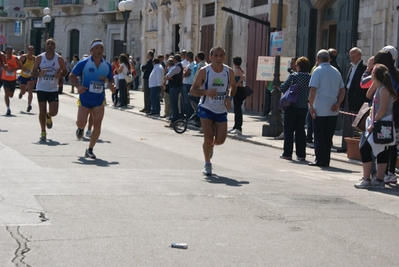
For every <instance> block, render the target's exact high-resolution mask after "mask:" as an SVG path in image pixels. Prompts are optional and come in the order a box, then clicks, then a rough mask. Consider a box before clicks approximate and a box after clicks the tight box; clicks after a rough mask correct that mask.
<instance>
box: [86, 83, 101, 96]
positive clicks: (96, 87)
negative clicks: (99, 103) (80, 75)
mask: <svg viewBox="0 0 399 267" xmlns="http://www.w3.org/2000/svg"><path fill="white" fill-rule="evenodd" d="M103 91H104V83H103V82H94V81H91V82H90V86H89V92H92V93H96V94H101V93H102V92H103Z"/></svg>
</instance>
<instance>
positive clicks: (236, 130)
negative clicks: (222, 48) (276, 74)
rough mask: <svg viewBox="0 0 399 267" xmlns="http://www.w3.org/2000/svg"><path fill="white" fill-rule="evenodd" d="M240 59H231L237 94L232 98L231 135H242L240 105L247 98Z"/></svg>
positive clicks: (237, 57)
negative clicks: (232, 121)
mask: <svg viewBox="0 0 399 267" xmlns="http://www.w3.org/2000/svg"><path fill="white" fill-rule="evenodd" d="M241 63H242V59H241V57H239V56H236V57H234V58H233V64H234V79H235V81H236V86H237V92H236V94H235V95H234V97H233V104H234V126H233V129H232V130H231V131H230V133H232V134H238V135H240V134H242V121H243V117H242V107H241V106H242V103H243V102H244V100H245V98H246V97H247V96H246V94H245V88H244V81H245V73H244V70H243V69H242V68H241Z"/></svg>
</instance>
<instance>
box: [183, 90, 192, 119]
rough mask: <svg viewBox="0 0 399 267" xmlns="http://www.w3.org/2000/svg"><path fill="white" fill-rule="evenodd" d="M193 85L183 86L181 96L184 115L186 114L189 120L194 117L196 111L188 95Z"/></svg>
mask: <svg viewBox="0 0 399 267" xmlns="http://www.w3.org/2000/svg"><path fill="white" fill-rule="evenodd" d="M190 88H191V84H183V92H182V95H181V98H180V99H181V104H182V105H181V106H182V107H183V110H182V113H184V114H186V116H187V118H190V117H191V115H193V113H194V110H193V107H192V106H191V103H190V99H189V97H188V94H189V93H190Z"/></svg>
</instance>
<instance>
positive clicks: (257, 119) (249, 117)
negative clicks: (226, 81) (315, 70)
mask: <svg viewBox="0 0 399 267" xmlns="http://www.w3.org/2000/svg"><path fill="white" fill-rule="evenodd" d="M70 91H71V86H70V85H68V84H64V90H63V92H64V94H65V95H69V96H71V97H75V98H78V94H76V93H75V94H71V93H70ZM75 91H76V89H75ZM105 92H106V97H107V103H108V104H107V107H108V108H113V107H111V105H110V103H111V91H110V90H108V89H106V91H105ZM143 107H144V93H143V92H141V91H135V90H130V104H129V105H128V108H119V109H120V110H123V111H126V112H130V113H134V114H137V115H141V116H145V113H142V112H140V111H139V110H141V109H143ZM116 109H118V108H116ZM163 110H164V105H163V104H161V115H163V114H164V112H163ZM159 120H164V121H165V122H166V119H162V118H159ZM228 121H229V129H230V128H232V124H234V112H233V111H232V109H231V110H230V111H229V114H228ZM232 122H233V123H232ZM264 124H268V122H267V120H266V119H265V118H264V117H263V116H261V115H259V114H256V113H250V112H244V114H243V134H242V135H235V134H230V133H229V134H228V137H229V138H232V139H237V140H241V141H244V142H249V143H253V144H257V145H262V146H268V147H273V148H277V149H280V151H276V158H278V157H279V155H280V154H281V153H282V152H283V143H284V141H283V140H276V139H274V137H266V136H262V127H263V125H264ZM189 130H190V128H188V131H189ZM341 138H342V135H341V132H339V133H336V134H335V135H334V137H333V144H335V145H336V146H341ZM306 154H307V160H308V161H309V162H311V161H313V159H314V151H313V149H312V148H307V149H306ZM294 156H295V155H294ZM331 160H336V161H341V162H346V163H353V164H360V165H361V162H360V161H357V160H351V159H348V158H347V156H346V153H337V152H331Z"/></svg>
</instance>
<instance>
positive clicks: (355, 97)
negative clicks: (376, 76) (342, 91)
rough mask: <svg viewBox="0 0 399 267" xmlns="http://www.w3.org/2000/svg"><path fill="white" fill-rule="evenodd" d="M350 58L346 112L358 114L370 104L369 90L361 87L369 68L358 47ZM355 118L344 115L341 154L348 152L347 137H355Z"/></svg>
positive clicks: (346, 84) (352, 50) (350, 52)
mask: <svg viewBox="0 0 399 267" xmlns="http://www.w3.org/2000/svg"><path fill="white" fill-rule="evenodd" d="M349 58H350V60H351V66H350V68H349V71H348V75H347V77H346V82H345V88H346V97H345V100H344V103H345V105H344V111H346V112H350V113H354V114H357V113H358V112H359V110H360V108H361V107H362V105H363V103H364V102H370V100H369V99H368V98H367V97H366V93H367V90H365V89H362V88H361V87H360V81H361V80H362V75H363V73H364V71H365V70H366V68H367V66H366V65H365V64H363V60H362V50H360V48H358V47H353V48H352V49H351V50H350V51H349ZM354 118H355V117H353V116H349V115H344V116H343V120H342V146H341V149H339V152H346V141H345V137H353V134H354V132H353V127H352V122H353V120H354Z"/></svg>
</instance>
